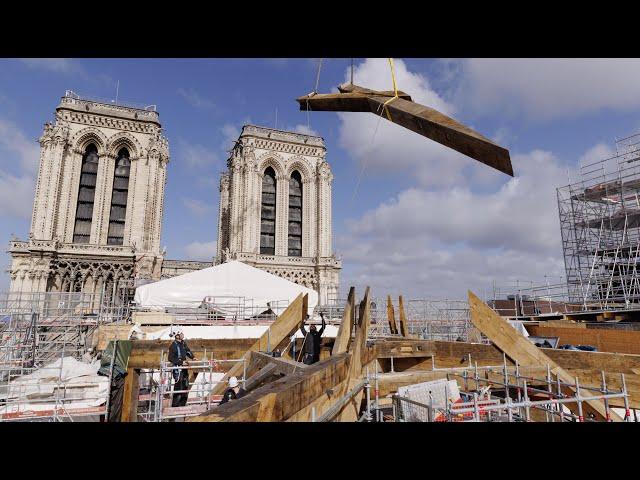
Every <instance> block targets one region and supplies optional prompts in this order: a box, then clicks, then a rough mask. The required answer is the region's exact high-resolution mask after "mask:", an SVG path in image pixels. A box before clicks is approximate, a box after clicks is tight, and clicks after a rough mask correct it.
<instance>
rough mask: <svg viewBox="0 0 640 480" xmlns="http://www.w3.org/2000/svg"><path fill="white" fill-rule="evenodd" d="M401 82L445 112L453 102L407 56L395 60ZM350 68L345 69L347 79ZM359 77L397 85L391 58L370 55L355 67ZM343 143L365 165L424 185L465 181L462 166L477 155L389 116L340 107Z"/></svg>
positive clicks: (383, 86) (384, 86)
mask: <svg viewBox="0 0 640 480" xmlns="http://www.w3.org/2000/svg"><path fill="white" fill-rule="evenodd" d="M394 63H395V70H396V79H397V84H398V88H399V89H400V90H402V91H404V92H406V93H408V94H410V95H411V97H412V98H413V100H415V101H416V102H418V103H420V104H423V105H428V106H430V107H432V108H435V109H437V110H439V111H440V112H442V113H444V114H446V115H452V114H453V113H454V112H455V109H454V106H453V105H452V104H450V103H447V102H446V101H445V100H444V99H443V98H441V97H440V96H439V95H438V94H437V93H436V92H435V91H434V90H433V89H432V88H431V86H430V84H429V81H428V79H427V78H426V77H424V76H423V75H420V74H418V73H412V72H410V71H408V70H407V68H406V65H405V63H404V62H403V61H402V60H396V61H395V62H394ZM349 75H350V73H349V72H348V71H347V72H346V73H345V79H347V78H348V77H349ZM354 82H355V83H356V84H358V85H362V86H366V87H368V88H372V89H376V90H389V89H391V88H392V82H391V73H390V69H389V64H388V63H387V60H386V59H367V60H365V61H364V62H363V63H361V64H359V65H358V66H357V67H356V68H355V72H354ZM338 116H339V118H340V121H341V125H340V133H339V143H340V145H341V146H342V147H343V148H344V149H346V150H347V151H348V152H349V154H350V155H351V157H352V158H354V159H355V160H356V161H357V162H358V163H359V164H360V165H361V166H362V167H363V168H364V169H369V170H373V171H377V172H381V173H392V174H398V175H403V174H404V175H406V174H407V173H408V172H410V173H411V175H412V176H413V177H414V178H415V180H416V181H417V182H418V183H419V184H420V185H422V186H436V185H437V186H450V185H454V184H456V185H459V184H461V183H463V182H465V177H466V175H464V174H463V169H465V168H471V166H472V165H473V163H475V161H474V160H471V159H469V158H468V157H465V156H464V155H461V154H459V153H458V152H456V151H454V150H451V149H449V148H447V147H444V146H442V145H440V144H438V143H436V142H433V141H431V140H429V139H427V138H425V137H423V136H422V135H418V134H416V133H414V132H411V131H409V130H407V129H406V128H404V127H401V126H399V125H396V124H394V123H391V122H389V121H388V120H387V119H386V118H382V117H379V116H375V115H372V114H364V113H339V114H338Z"/></svg>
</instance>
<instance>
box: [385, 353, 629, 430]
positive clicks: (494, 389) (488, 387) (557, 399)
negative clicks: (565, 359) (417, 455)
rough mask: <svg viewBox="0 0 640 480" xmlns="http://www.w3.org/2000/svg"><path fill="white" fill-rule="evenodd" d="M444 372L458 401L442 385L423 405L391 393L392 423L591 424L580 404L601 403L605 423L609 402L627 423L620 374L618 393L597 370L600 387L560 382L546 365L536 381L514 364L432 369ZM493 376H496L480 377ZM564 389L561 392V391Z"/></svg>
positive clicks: (626, 401)
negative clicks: (619, 405) (439, 395)
mask: <svg viewBox="0 0 640 480" xmlns="http://www.w3.org/2000/svg"><path fill="white" fill-rule="evenodd" d="M433 370H434V371H437V370H446V371H447V375H446V377H447V380H455V381H456V383H457V384H458V385H461V390H460V399H459V400H458V401H456V402H453V401H451V395H450V393H449V392H448V391H447V384H446V382H445V394H444V397H443V398H444V403H443V402H442V399H441V401H440V402H438V403H435V402H434V395H431V394H429V395H427V397H428V398H425V399H424V400H423V401H416V400H415V399H411V398H408V397H406V396H402V395H398V394H395V395H393V396H392V416H391V417H390V418H391V419H392V420H393V421H396V422H531V421H536V420H535V419H534V414H535V413H537V415H535V418H537V421H543V422H585V421H586V422H591V421H595V420H594V419H593V418H590V417H589V416H588V415H584V413H583V404H584V402H586V401H597V402H602V404H603V406H604V410H605V412H606V421H611V410H612V407H611V406H610V404H611V403H612V402H611V401H612V400H615V399H622V402H623V404H624V415H623V420H624V421H625V422H631V409H630V407H629V394H628V391H627V388H626V383H625V377H624V374H620V384H621V389H620V390H615V389H612V388H610V386H608V385H607V382H606V380H605V374H604V372H601V378H602V381H601V385H600V386H598V387H596V386H584V385H581V384H580V381H579V379H578V378H577V377H576V378H575V381H574V383H564V382H562V381H561V380H560V379H559V378H557V377H555V376H553V375H552V373H551V368H550V367H549V366H548V365H547V373H546V375H545V376H544V377H540V376H538V377H537V378H536V377H534V376H532V375H531V374H528V373H527V372H526V369H523V368H522V367H521V366H520V365H518V363H516V365H515V369H513V368H512V367H508V366H507V362H506V357H503V365H496V366H485V367H479V366H478V365H477V363H476V364H475V365H474V366H473V367H463V368H456V369H437V368H434V369H433ZM490 372H493V373H494V374H497V375H498V376H500V377H502V379H501V380H499V379H497V378H493V379H491V380H490V379H489V378H484V377H485V376H486V375H488V373H490ZM564 387H570V388H571V389H572V390H573V392H574V393H573V394H572V395H568V394H566V393H563V388H564ZM565 390H566V389H565ZM567 404H573V405H576V406H577V412H572V411H571V410H569V409H568V408H567Z"/></svg>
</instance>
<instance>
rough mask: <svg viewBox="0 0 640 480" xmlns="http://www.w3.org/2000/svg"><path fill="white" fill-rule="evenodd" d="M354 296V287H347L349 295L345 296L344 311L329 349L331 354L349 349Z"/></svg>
mask: <svg viewBox="0 0 640 480" xmlns="http://www.w3.org/2000/svg"><path fill="white" fill-rule="evenodd" d="M355 297H356V289H355V287H351V288H350V289H349V296H348V297H347V304H346V305H345V306H344V312H343V313H342V322H341V323H340V328H338V333H337V334H336V340H335V342H334V344H333V349H332V350H331V355H338V354H339V353H344V352H346V351H347V350H348V349H349V342H350V341H351V331H352V330H353V314H354V313H355V302H356V300H355Z"/></svg>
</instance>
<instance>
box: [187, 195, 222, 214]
mask: <svg viewBox="0 0 640 480" xmlns="http://www.w3.org/2000/svg"><path fill="white" fill-rule="evenodd" d="M182 204H183V205H184V206H185V207H186V208H187V210H189V211H190V212H191V213H192V214H193V215H195V216H197V217H204V216H206V215H208V214H210V213H211V212H213V211H214V209H215V207H214V206H213V205H212V204H209V203H205V202H203V201H201V200H196V199H193V198H183V199H182Z"/></svg>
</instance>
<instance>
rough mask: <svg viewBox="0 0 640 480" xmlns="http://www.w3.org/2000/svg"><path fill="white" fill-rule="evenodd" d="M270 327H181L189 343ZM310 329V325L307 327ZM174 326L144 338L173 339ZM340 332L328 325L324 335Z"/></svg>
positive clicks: (250, 335)
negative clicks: (193, 340) (200, 339)
mask: <svg viewBox="0 0 640 480" xmlns="http://www.w3.org/2000/svg"><path fill="white" fill-rule="evenodd" d="M316 327H317V328H318V329H320V325H317V324H316ZM267 328H269V326H268V325H237V326H236V325H207V326H181V327H180V329H181V330H182V333H184V338H185V339H186V340H187V344H189V339H190V338H202V339H204V338H206V339H215V338H255V339H258V338H260V337H261V336H262V335H263V334H264V332H266V331H267ZM305 328H306V329H307V331H308V330H309V325H307V326H306V327H305ZM173 330H174V328H173V327H167V328H163V329H162V330H156V331H155V332H147V333H145V334H144V336H143V337H140V338H141V339H144V340H158V339H159V340H171V339H173V336H172V335H171V333H172V332H173ZM337 334H338V326H337V325H327V326H326V328H325V330H324V332H323V333H322V336H323V337H327V338H333V337H335V336H336V335H337ZM294 336H295V337H296V338H303V335H302V332H301V331H300V329H298V330H296V333H295V335H294Z"/></svg>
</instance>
